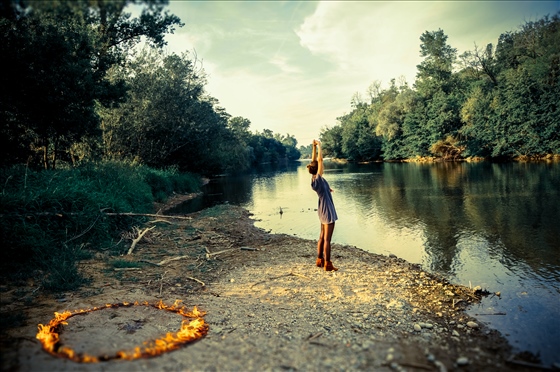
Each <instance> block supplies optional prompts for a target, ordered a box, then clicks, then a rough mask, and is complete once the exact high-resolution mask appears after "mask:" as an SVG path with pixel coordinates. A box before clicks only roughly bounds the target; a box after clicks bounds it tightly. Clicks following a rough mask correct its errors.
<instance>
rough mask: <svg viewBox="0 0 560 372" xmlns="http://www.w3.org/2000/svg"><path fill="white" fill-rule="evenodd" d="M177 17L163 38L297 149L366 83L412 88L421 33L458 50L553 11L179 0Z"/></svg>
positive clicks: (488, 4)
mask: <svg viewBox="0 0 560 372" xmlns="http://www.w3.org/2000/svg"><path fill="white" fill-rule="evenodd" d="M168 10H169V12H170V13H173V14H175V15H177V16H178V17H179V18H181V21H182V22H183V23H184V24H185V25H184V26H183V27H181V28H177V29H176V30H175V32H174V34H168V35H167V36H166V40H167V42H168V45H167V47H166V50H167V52H168V53H177V54H181V53H183V52H188V53H190V54H191V57H194V56H195V54H196V58H197V60H198V61H199V62H200V63H202V67H203V68H204V71H205V72H206V74H207V85H206V91H207V93H208V94H209V95H211V96H212V97H214V98H216V99H218V101H219V105H220V106H221V107H224V108H225V110H226V111H227V112H228V113H229V114H230V115H232V116H241V117H244V118H246V119H249V120H250V121H251V126H250V128H249V129H250V130H251V131H253V132H255V131H258V132H262V131H263V130H264V129H270V130H271V131H273V132H274V133H279V134H282V135H286V134H290V135H292V136H294V137H295V138H296V139H297V141H298V146H301V145H307V144H309V143H311V141H312V140H313V139H314V138H319V135H320V132H321V129H322V128H331V127H333V126H335V125H336V124H337V123H338V121H337V118H338V117H340V116H342V115H344V114H346V113H349V112H350V111H352V107H351V105H350V102H351V100H352V97H353V96H354V95H355V93H359V94H360V95H362V97H364V98H365V97H367V94H366V92H367V88H368V87H369V86H370V85H371V84H372V83H373V82H375V81H378V82H380V83H381V87H382V89H384V88H387V87H388V86H389V84H390V81H391V79H395V80H396V81H400V79H403V78H404V79H405V80H406V81H407V82H408V84H409V86H412V85H413V83H414V81H415V76H416V72H417V69H416V66H417V65H418V64H419V63H420V62H421V61H422V58H421V57H420V36H421V35H422V34H423V33H424V32H425V31H437V30H439V29H442V30H443V32H444V33H445V35H447V36H448V39H447V43H448V44H449V45H450V46H451V47H453V48H456V49H457V51H458V55H460V54H462V53H463V52H466V51H473V50H474V48H475V44H476V45H477V46H479V47H485V46H486V45H487V44H488V43H493V44H494V45H496V44H497V42H498V38H499V36H500V35H501V34H502V33H505V32H507V31H516V30H518V29H519V28H520V26H522V25H523V24H525V23H526V22H529V21H537V20H539V19H541V18H542V17H543V16H545V15H547V14H548V15H550V16H552V15H554V14H556V13H557V12H558V11H560V0H556V1H480V0H479V1H319V2H317V1H179V0H171V1H170V3H169V6H168Z"/></svg>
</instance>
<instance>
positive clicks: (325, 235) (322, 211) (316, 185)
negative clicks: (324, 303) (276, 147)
mask: <svg viewBox="0 0 560 372" xmlns="http://www.w3.org/2000/svg"><path fill="white" fill-rule="evenodd" d="M317 152H318V154H317ZM307 169H308V170H309V173H311V174H312V176H311V188H312V189H313V190H315V191H316V192H317V195H318V196H319V207H318V209H317V210H318V214H319V220H320V221H321V234H320V235H319V241H318V242H317V266H318V267H324V268H325V271H336V270H338V269H337V268H336V267H334V266H333V264H332V262H331V238H332V234H333V231H334V222H335V221H336V220H337V219H338V216H337V215H336V210H335V208H334V202H333V199H332V195H331V193H332V189H331V188H330V187H329V184H328V182H327V180H325V179H324V178H323V153H322V151H321V142H319V141H316V140H313V152H312V155H311V163H309V165H308V166H307Z"/></svg>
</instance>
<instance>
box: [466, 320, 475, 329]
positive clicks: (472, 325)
mask: <svg viewBox="0 0 560 372" xmlns="http://www.w3.org/2000/svg"><path fill="white" fill-rule="evenodd" d="M467 327H469V328H478V324H477V323H475V322H472V321H471V322H467Z"/></svg>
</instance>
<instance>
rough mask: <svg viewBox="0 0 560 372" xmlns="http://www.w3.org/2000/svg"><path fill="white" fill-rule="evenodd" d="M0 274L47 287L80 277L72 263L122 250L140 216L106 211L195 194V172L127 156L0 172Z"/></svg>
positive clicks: (148, 207) (72, 283)
mask: <svg viewBox="0 0 560 372" xmlns="http://www.w3.org/2000/svg"><path fill="white" fill-rule="evenodd" d="M0 182H1V184H2V192H1V194H0V210H1V211H2V213H1V215H0V218H1V223H0V236H2V243H3V248H2V261H1V262H2V264H1V266H2V270H1V272H2V276H4V275H12V279H14V278H25V277H26V276H28V275H30V274H36V275H38V276H39V277H40V278H41V279H40V281H41V285H42V286H43V288H45V289H53V290H67V289H71V288H75V287H76V286H79V285H80V284H81V283H82V282H83V281H84V280H85V279H86V278H83V277H81V276H80V275H79V273H78V270H77V262H78V261H79V260H81V259H84V258H87V257H88V256H89V255H91V254H92V253H93V252H101V251H105V252H107V251H108V252H112V253H114V254H122V253H123V252H125V251H126V250H127V249H128V245H129V244H130V241H123V240H122V238H121V236H120V234H121V233H122V232H123V231H129V230H130V229H131V227H132V226H133V225H135V224H136V225H140V223H141V222H142V221H141V220H139V218H138V217H136V218H134V217H128V216H112V215H108V214H107V213H108V212H111V213H126V212H135V213H152V209H153V202H154V201H161V200H163V199H165V198H166V197H168V196H169V195H170V194H171V193H172V192H182V193H188V192H196V191H198V190H199V188H200V184H201V183H200V178H199V177H198V176H195V175H193V174H189V173H181V172H178V171H177V170H176V169H166V170H154V169H152V168H148V167H146V166H139V165H134V164H129V163H126V162H97V163H88V164H83V165H81V166H79V167H74V168H66V169H55V170H50V169H49V170H38V171H33V170H30V169H28V168H27V167H25V166H13V167H9V168H3V169H1V170H0Z"/></svg>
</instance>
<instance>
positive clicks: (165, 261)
mask: <svg viewBox="0 0 560 372" xmlns="http://www.w3.org/2000/svg"><path fill="white" fill-rule="evenodd" d="M187 257H189V256H179V257H173V258H168V259H165V260H163V261H160V262H158V263H157V264H156V265H158V266H163V265H165V264H166V263H169V262H171V261H177V260H182V259H183V258H187Z"/></svg>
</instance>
